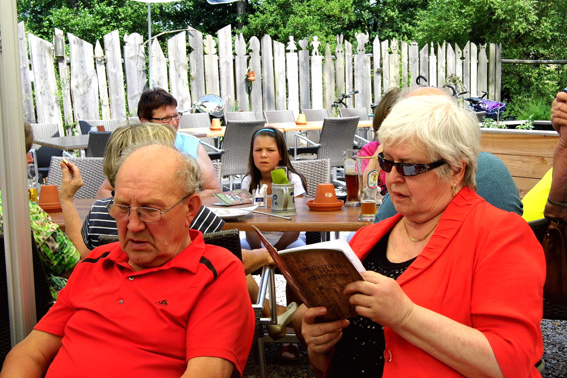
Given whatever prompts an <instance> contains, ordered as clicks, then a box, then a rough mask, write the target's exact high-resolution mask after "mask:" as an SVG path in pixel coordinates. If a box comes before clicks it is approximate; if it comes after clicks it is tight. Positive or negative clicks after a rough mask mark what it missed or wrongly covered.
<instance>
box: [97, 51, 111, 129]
mask: <svg viewBox="0 0 567 378" xmlns="http://www.w3.org/2000/svg"><path fill="white" fill-rule="evenodd" d="M94 53H95V55H94V56H95V67H96V78H97V82H98V93H99V96H100V110H101V115H102V119H110V102H109V100H108V86H107V84H106V68H105V66H104V65H105V57H104V51H102V46H101V45H100V42H99V41H96V45H95V50H94Z"/></svg>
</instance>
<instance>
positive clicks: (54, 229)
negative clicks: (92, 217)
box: [0, 122, 87, 299]
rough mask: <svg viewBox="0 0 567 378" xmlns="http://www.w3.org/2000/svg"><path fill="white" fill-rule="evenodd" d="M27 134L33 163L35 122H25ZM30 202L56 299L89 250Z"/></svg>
mask: <svg viewBox="0 0 567 378" xmlns="http://www.w3.org/2000/svg"><path fill="white" fill-rule="evenodd" d="M24 133H25V141H26V151H28V153H27V162H28V164H31V163H33V157H32V155H31V154H30V153H29V150H30V149H31V147H32V144H33V132H32V128H31V125H30V124H29V123H28V122H24ZM29 204H30V228H31V230H32V233H33V238H34V240H35V243H36V244H37V248H38V251H39V257H40V259H41V262H42V263H43V266H44V267H45V270H46V271H47V272H48V273H49V277H48V280H49V287H50V289H51V295H52V296H53V299H57V293H58V292H59V290H61V289H62V288H63V287H65V284H66V283H67V278H68V277H69V275H70V274H71V272H72V271H73V268H75V265H77V263H78V262H79V260H80V259H81V257H85V256H86V253H87V251H86V250H85V253H84V254H83V255H81V254H80V253H79V251H78V250H77V248H75V246H74V245H73V243H72V242H71V240H69V238H68V237H67V235H65V233H64V232H63V231H61V229H60V228H59V226H58V225H57V224H55V223H54V222H53V221H52V220H51V217H50V216H49V214H47V213H46V212H45V211H43V209H42V208H41V207H39V205H38V204H37V203H35V202H33V201H29ZM2 214H3V213H2V193H1V192H0V234H2V233H3V232H4V222H3V215H2Z"/></svg>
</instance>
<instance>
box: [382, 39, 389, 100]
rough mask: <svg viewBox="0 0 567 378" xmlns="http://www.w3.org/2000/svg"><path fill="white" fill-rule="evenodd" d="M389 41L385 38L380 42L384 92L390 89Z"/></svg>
mask: <svg viewBox="0 0 567 378" xmlns="http://www.w3.org/2000/svg"><path fill="white" fill-rule="evenodd" d="M389 44H390V42H389V41H387V40H385V41H382V42H381V43H380V53H381V54H382V80H383V83H384V84H383V87H384V92H387V91H388V89H390V87H391V84H390V52H389V50H390V47H389Z"/></svg>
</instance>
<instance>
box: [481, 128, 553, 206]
mask: <svg viewBox="0 0 567 378" xmlns="http://www.w3.org/2000/svg"><path fill="white" fill-rule="evenodd" d="M558 139H559V135H558V134H557V132H555V131H540V130H506V129H482V133H481V146H482V151H486V152H491V153H493V154H494V155H496V156H498V157H499V158H500V159H502V161H503V162H504V164H506V166H507V167H508V169H509V170H510V173H511V174H512V177H513V179H514V181H515V182H516V186H517V187H518V190H519V192H520V198H522V197H524V195H525V194H526V193H527V192H528V191H529V190H530V189H531V188H532V187H533V186H534V185H535V184H536V183H537V182H538V181H539V180H540V179H541V178H542V177H543V175H544V174H545V173H546V172H547V171H548V170H549V169H550V168H551V167H552V166H553V151H554V149H555V145H556V143H557V140H558Z"/></svg>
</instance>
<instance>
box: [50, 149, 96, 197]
mask: <svg viewBox="0 0 567 378" xmlns="http://www.w3.org/2000/svg"><path fill="white" fill-rule="evenodd" d="M61 159H63V158H62V157H53V158H52V159H51V166H50V174H49V176H47V184H48V185H57V187H59V185H61V180H62V175H61ZM65 159H67V160H68V161H69V162H71V163H73V164H75V165H76V166H77V167H78V168H79V170H80V171H81V177H82V178H83V181H84V183H85V184H84V185H83V187H82V188H81V189H79V190H78V191H77V193H76V194H75V198H96V193H97V192H98V189H99V188H100V186H101V185H102V183H103V182H104V180H105V179H106V177H105V176H104V173H103V172H102V161H103V158H101V157H66V158H65Z"/></svg>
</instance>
